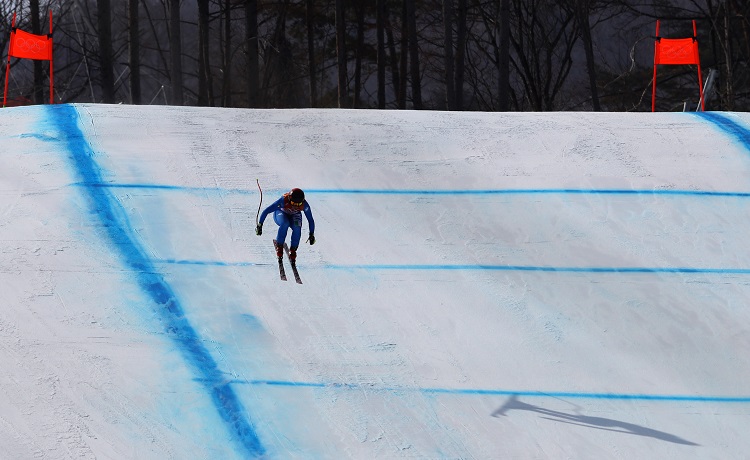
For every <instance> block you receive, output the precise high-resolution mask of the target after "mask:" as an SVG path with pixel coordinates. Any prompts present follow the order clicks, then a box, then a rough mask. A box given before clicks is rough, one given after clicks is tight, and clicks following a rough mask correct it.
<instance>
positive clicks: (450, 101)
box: [443, 0, 456, 110]
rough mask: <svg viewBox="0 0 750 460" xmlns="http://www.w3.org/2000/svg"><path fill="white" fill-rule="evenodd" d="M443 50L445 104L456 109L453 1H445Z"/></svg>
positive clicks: (451, 108) (448, 107)
mask: <svg viewBox="0 0 750 460" xmlns="http://www.w3.org/2000/svg"><path fill="white" fill-rule="evenodd" d="M443 29H444V32H443V49H444V53H445V99H446V100H445V102H446V107H447V109H448V110H455V109H456V86H455V74H454V71H453V0H443Z"/></svg>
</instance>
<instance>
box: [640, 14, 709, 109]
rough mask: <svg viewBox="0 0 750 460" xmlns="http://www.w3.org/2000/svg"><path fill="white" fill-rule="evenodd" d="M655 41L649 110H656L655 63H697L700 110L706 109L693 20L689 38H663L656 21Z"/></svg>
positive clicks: (696, 34)
mask: <svg viewBox="0 0 750 460" xmlns="http://www.w3.org/2000/svg"><path fill="white" fill-rule="evenodd" d="M655 38H656V42H655V44H654V82H653V88H652V91H651V111H652V112H655V111H656V66H657V65H697V66H698V89H699V92H700V101H701V110H705V109H706V105H705V102H704V101H703V77H702V76H701V61H700V57H699V55H698V32H697V28H696V27H695V20H693V36H692V37H689V38H663V37H660V36H659V21H658V20H657V21H656V37H655Z"/></svg>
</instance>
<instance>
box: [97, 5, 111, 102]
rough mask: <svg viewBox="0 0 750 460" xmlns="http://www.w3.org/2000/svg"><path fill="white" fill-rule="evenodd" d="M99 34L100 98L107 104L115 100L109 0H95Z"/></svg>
mask: <svg viewBox="0 0 750 460" xmlns="http://www.w3.org/2000/svg"><path fill="white" fill-rule="evenodd" d="M96 6H97V8H96V9H97V19H98V21H97V24H98V29H99V30H98V35H99V62H100V66H101V74H102V80H101V87H102V99H103V101H104V102H105V103H107V104H112V103H114V102H115V73H114V68H113V62H114V57H113V54H112V53H113V52H112V9H111V6H110V3H109V0H97V1H96Z"/></svg>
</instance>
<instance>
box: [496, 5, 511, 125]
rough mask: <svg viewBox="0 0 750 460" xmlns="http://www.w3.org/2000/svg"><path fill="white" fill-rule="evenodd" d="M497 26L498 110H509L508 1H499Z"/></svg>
mask: <svg viewBox="0 0 750 460" xmlns="http://www.w3.org/2000/svg"><path fill="white" fill-rule="evenodd" d="M497 24H498V27H499V30H498V31H497V47H498V55H497V73H498V78H497V86H498V87H497V94H498V110H500V111H501V112H507V111H508V110H510V0H500V2H499V9H498V18H497Z"/></svg>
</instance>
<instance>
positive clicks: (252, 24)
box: [245, 0, 259, 107]
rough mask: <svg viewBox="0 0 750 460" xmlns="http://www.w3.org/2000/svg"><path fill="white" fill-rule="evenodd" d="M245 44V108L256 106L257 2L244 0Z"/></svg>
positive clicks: (256, 0) (255, 0)
mask: <svg viewBox="0 0 750 460" xmlns="http://www.w3.org/2000/svg"><path fill="white" fill-rule="evenodd" d="M245 41H246V42H247V106H248V107H257V105H258V68H259V66H258V0H245Z"/></svg>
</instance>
